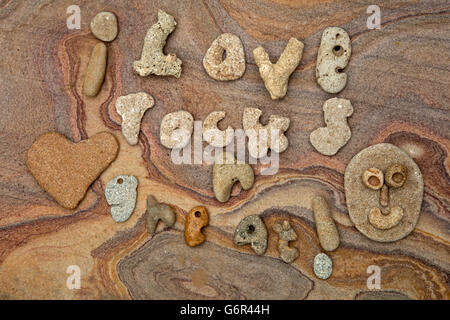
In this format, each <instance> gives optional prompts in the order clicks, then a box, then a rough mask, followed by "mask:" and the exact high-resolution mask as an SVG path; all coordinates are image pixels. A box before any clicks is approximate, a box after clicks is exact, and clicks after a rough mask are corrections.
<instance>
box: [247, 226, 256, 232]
mask: <svg viewBox="0 0 450 320" xmlns="http://www.w3.org/2000/svg"><path fill="white" fill-rule="evenodd" d="M247 232H248V233H253V232H255V226H254V225H252V224H251V225H249V226H248V228H247Z"/></svg>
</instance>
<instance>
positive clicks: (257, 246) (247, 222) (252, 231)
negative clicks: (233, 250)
mask: <svg viewBox="0 0 450 320" xmlns="http://www.w3.org/2000/svg"><path fill="white" fill-rule="evenodd" d="M234 243H235V244H237V245H239V246H242V245H245V244H250V245H251V247H252V249H253V251H255V253H256V254H264V252H266V249H267V229H266V226H265V224H264V222H263V221H262V220H261V218H260V217H259V216H258V215H257V214H253V215H251V216H248V217H245V218H244V219H242V220H241V222H239V224H238V226H237V227H236V230H235V232H234Z"/></svg>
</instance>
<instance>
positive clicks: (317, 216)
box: [312, 196, 339, 251]
mask: <svg viewBox="0 0 450 320" xmlns="http://www.w3.org/2000/svg"><path fill="white" fill-rule="evenodd" d="M312 209H313V212H314V221H315V222H316V230H317V235H318V237H319V242H320V245H321V246H322V248H323V249H324V250H326V251H333V250H335V249H336V248H337V247H339V232H338V229H337V227H336V224H335V223H334V220H333V216H332V215H331V211H330V208H329V206H328V203H327V201H326V200H325V199H324V198H323V197H321V196H316V197H314V198H313V201H312Z"/></svg>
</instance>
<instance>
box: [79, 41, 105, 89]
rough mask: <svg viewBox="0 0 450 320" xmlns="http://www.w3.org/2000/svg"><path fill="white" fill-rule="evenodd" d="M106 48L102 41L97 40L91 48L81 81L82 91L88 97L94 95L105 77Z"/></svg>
mask: <svg viewBox="0 0 450 320" xmlns="http://www.w3.org/2000/svg"><path fill="white" fill-rule="evenodd" d="M107 60H108V49H107V48H106V45H105V44H104V43H103V42H99V43H97V44H96V45H95V47H94V49H92V53H91V57H90V59H89V64H88V67H87V71H86V76H85V77H84V82H83V93H84V94H85V95H86V96H88V97H95V96H96V95H97V94H98V92H99V91H100V88H101V87H102V84H103V80H104V79H105V72H106V62H107Z"/></svg>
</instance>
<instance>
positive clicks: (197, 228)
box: [184, 206, 209, 247]
mask: <svg viewBox="0 0 450 320" xmlns="http://www.w3.org/2000/svg"><path fill="white" fill-rule="evenodd" d="M208 223H209V215H208V211H207V210H206V208H205V207H203V206H198V207H194V208H192V209H191V211H189V213H188V214H187V216H186V224H185V226H184V239H185V240H186V244H187V245H188V246H190V247H195V246H198V245H199V244H202V243H203V242H204V241H205V235H204V234H203V233H202V229H203V228H204V227H206V226H207V225H208Z"/></svg>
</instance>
